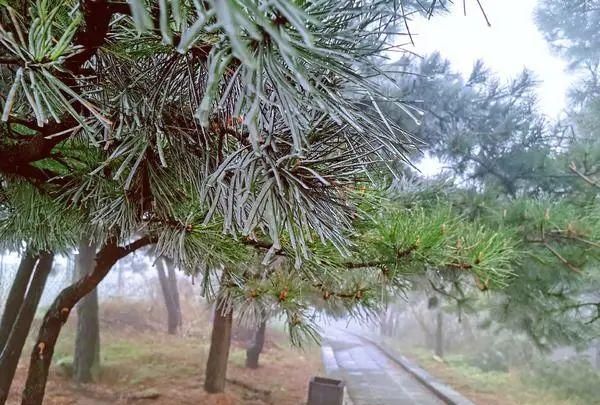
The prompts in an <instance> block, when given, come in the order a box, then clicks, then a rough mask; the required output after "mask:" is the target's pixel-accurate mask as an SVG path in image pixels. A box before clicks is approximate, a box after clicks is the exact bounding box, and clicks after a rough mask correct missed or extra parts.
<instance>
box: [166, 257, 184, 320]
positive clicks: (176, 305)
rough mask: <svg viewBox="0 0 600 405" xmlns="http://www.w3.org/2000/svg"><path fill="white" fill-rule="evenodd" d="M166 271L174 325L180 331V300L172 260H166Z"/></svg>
mask: <svg viewBox="0 0 600 405" xmlns="http://www.w3.org/2000/svg"><path fill="white" fill-rule="evenodd" d="M165 262H166V263H167V269H168V271H169V291H171V298H172V301H173V310H174V311H173V312H174V314H175V321H176V322H175V323H176V325H177V329H181V324H182V317H181V300H180V299H179V286H178V285H177V273H176V272H175V264H174V263H173V260H171V259H167V260H166V261H165Z"/></svg>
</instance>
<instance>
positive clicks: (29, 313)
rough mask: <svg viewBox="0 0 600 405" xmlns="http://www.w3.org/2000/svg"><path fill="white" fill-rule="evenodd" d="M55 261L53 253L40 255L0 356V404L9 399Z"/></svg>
mask: <svg viewBox="0 0 600 405" xmlns="http://www.w3.org/2000/svg"><path fill="white" fill-rule="evenodd" d="M53 259H54V255H53V254H52V253H48V252H44V253H41V254H40V259H39V261H38V264H37V266H36V268H35V271H34V274H33V278H32V279H31V283H30V285H29V288H28V289H27V295H26V296H25V299H24V301H23V304H22V305H21V308H20V310H19V314H18V315H17V318H16V319H15V322H14V325H13V328H12V330H11V332H10V335H9V336H8V340H7V341H6V346H5V347H4V350H3V351H2V354H1V355H0V370H2V372H1V373H0V404H4V403H5V402H6V398H7V397H8V391H9V390H10V385H11V383H12V380H13V378H14V376H15V371H16V369H17V365H18V364H19V358H20V357H21V353H22V352H23V346H24V345H25V341H26V339H27V335H28V334H29V330H30V329H31V323H32V322H33V318H34V317H35V312H36V310H37V307H38V304H39V302H40V298H41V297H42V293H43V292H44V286H45V285H46V280H47V279H48V275H49V274H50V270H51V269H52V261H53Z"/></svg>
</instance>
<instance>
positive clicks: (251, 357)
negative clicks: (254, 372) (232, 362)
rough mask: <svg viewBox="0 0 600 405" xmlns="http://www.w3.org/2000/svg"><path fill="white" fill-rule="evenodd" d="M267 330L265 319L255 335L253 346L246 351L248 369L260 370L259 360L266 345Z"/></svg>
mask: <svg viewBox="0 0 600 405" xmlns="http://www.w3.org/2000/svg"><path fill="white" fill-rule="evenodd" d="M266 330H267V319H266V317H264V316H263V319H262V321H261V323H260V325H259V326H258V328H257V329H256V331H255V333H254V337H253V339H252V344H251V345H250V347H248V349H246V367H248V368H258V359H259V357H260V354H261V353H262V350H263V347H264V345H265V332H266Z"/></svg>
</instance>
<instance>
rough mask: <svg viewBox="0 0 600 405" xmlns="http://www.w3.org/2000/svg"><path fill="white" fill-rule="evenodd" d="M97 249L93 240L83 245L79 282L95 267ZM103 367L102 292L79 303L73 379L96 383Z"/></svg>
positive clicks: (76, 268) (80, 247)
mask: <svg viewBox="0 0 600 405" xmlns="http://www.w3.org/2000/svg"><path fill="white" fill-rule="evenodd" d="M95 255H96V246H95V245H94V244H91V243H90V241H89V240H87V239H83V240H82V241H81V242H80V243H79V254H78V255H77V262H76V267H75V277H76V280H79V279H81V278H83V277H85V276H86V275H87V274H88V273H89V272H91V271H92V270H93V268H94V256H95ZM98 367H100V322H99V317H98V289H97V288H94V289H93V290H92V292H90V293H89V294H88V295H86V296H85V297H83V298H82V300H81V301H80V302H79V303H78V304H77V335H76V337H75V352H74V355H73V379H74V380H75V381H76V382H79V383H87V382H90V381H92V374H93V371H94V370H97V369H98Z"/></svg>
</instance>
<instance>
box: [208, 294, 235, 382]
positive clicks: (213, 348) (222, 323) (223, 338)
mask: <svg viewBox="0 0 600 405" xmlns="http://www.w3.org/2000/svg"><path fill="white" fill-rule="evenodd" d="M232 325H233V309H232V308H231V307H230V306H227V305H226V304H225V303H224V301H223V298H222V297H221V296H220V297H219V299H218V300H217V305H216V307H215V314H214V320H213V329H212V334H211V337H210V351H209V353H208V361H207V362H206V378H205V380H204V390H205V391H206V392H210V393H218V392H223V391H225V379H226V377H227V361H228V360H229V348H230V346H231V327H232Z"/></svg>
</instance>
